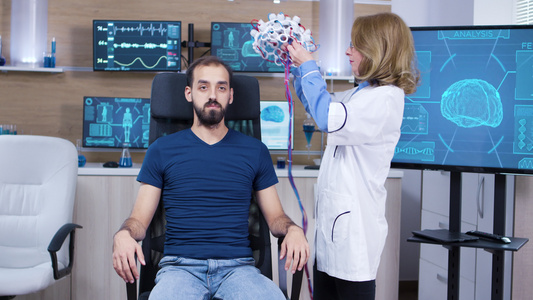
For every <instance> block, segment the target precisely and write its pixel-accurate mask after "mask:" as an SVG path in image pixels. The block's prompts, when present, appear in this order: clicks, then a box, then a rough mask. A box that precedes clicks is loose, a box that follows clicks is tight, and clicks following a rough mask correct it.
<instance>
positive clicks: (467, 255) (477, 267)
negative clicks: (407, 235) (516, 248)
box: [419, 171, 514, 300]
mask: <svg viewBox="0 0 533 300" xmlns="http://www.w3.org/2000/svg"><path fill="white" fill-rule="evenodd" d="M494 177H495V176H494V175H492V174H477V173H463V174H462V178H461V180H462V181H461V184H462V189H461V198H462V201H461V231H462V232H466V231H469V230H480V231H485V232H492V231H493V216H494ZM507 177H508V178H507V181H508V182H507V189H508V190H510V192H509V191H508V194H509V193H511V194H512V190H513V187H514V184H513V183H514V181H513V178H512V176H507ZM508 199H509V200H508V202H512V199H513V198H512V195H510V196H509V195H508ZM449 211H450V173H449V172H441V171H424V172H423V174H422V213H421V229H449V226H450V223H449V217H450V213H449ZM506 218H507V219H510V218H512V210H507V216H506ZM448 253H449V251H448V249H447V248H445V247H443V246H441V245H432V244H421V245H420V267H419V278H420V279H419V300H437V299H447V277H448ZM460 253H461V257H460V261H461V264H460V267H459V269H460V280H459V281H460V282H459V298H460V300H472V299H476V300H486V299H490V298H491V280H492V277H491V275H492V254H491V253H489V252H487V251H485V250H483V249H476V248H467V247H461V248H460ZM509 255H510V254H506V270H507V269H508V270H509V272H506V273H507V274H506V277H505V278H506V282H510V268H511V262H510V259H511V256H509ZM443 286H444V290H443V292H442V293H440V292H439V293H437V292H436V291H440V290H441V289H443ZM504 295H505V299H510V293H505V292H504Z"/></svg>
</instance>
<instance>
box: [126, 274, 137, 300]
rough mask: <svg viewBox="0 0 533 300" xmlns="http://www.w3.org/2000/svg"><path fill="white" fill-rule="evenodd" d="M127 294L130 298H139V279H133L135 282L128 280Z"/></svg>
mask: <svg viewBox="0 0 533 300" xmlns="http://www.w3.org/2000/svg"><path fill="white" fill-rule="evenodd" d="M126 296H127V297H128V300H137V280H135V279H134V280H133V283H129V282H126Z"/></svg>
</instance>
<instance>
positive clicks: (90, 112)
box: [83, 97, 150, 149]
mask: <svg viewBox="0 0 533 300" xmlns="http://www.w3.org/2000/svg"><path fill="white" fill-rule="evenodd" d="M149 129H150V99H148V98H117V97H84V99H83V147H86V148H122V146H123V144H124V143H127V144H128V145H129V147H130V148H132V149H146V148H148V139H149Z"/></svg>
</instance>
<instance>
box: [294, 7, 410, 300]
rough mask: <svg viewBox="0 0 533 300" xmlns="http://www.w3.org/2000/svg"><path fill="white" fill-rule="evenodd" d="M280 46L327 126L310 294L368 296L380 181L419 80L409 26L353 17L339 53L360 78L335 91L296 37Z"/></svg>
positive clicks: (376, 251) (308, 104) (381, 217)
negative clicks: (349, 86) (348, 40)
mask: <svg viewBox="0 0 533 300" xmlns="http://www.w3.org/2000/svg"><path fill="white" fill-rule="evenodd" d="M284 48H285V49H286V51H288V52H289V54H290V57H291V59H292V62H293V64H294V66H295V68H293V70H292V72H293V75H294V87H295V90H296V93H297V94H298V97H299V98H300V100H301V102H302V103H303V105H304V107H305V109H306V111H307V112H308V113H310V114H311V115H312V116H313V118H314V120H315V122H316V123H317V125H318V127H319V128H320V129H321V130H322V131H325V132H328V138H327V147H326V150H325V153H324V157H323V159H322V164H321V166H320V172H319V176H318V197H317V202H316V215H317V219H316V232H315V234H316V240H315V247H316V248H315V253H316V261H315V266H314V299H315V300H321V299H328V300H331V299H365V300H366V299H374V298H375V279H376V273H377V269H378V266H379V261H380V256H381V252H382V250H383V247H384V244H385V238H386V236H387V221H386V220H385V200H386V193H387V191H386V190H385V186H384V184H385V180H386V179H387V175H388V173H389V169H390V162H391V159H392V157H393V155H394V148H395V146H396V143H397V142H398V139H399V138H400V126H401V123H402V118H403V108H404V97H405V95H406V94H411V93H414V92H415V91H416V86H417V85H418V81H419V74H418V73H419V72H418V70H417V69H416V61H415V49H414V45H413V38H412V35H411V31H410V29H409V27H407V25H406V24H405V23H404V21H403V20H402V19H401V18H400V17H399V16H397V15H395V14H392V13H381V14H377V15H371V16H364V17H359V18H357V19H356V20H355V21H354V23H353V26H352V32H351V44H350V46H349V47H348V48H347V49H346V56H347V57H348V59H349V61H350V64H351V66H352V71H353V74H354V76H355V80H356V82H357V83H358V84H359V85H358V87H357V88H353V89H350V90H347V91H344V92H339V93H334V94H330V93H328V92H327V87H326V83H325V81H324V79H323V78H322V76H321V75H320V72H319V70H318V67H317V64H316V62H315V61H314V60H313V57H312V55H311V54H310V53H309V52H308V51H306V50H305V49H304V48H303V47H302V46H301V45H299V44H298V43H292V44H291V45H284Z"/></svg>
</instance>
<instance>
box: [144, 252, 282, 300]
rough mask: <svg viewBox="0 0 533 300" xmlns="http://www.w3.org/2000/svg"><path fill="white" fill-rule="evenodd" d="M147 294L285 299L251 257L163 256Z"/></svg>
mask: <svg viewBox="0 0 533 300" xmlns="http://www.w3.org/2000/svg"><path fill="white" fill-rule="evenodd" d="M159 265H160V267H161V270H159V272H158V273H157V276H156V280H155V282H156V285H155V287H154V289H153V290H152V292H151V293H150V300H154V299H163V300H167V299H186V300H190V299H195V300H196V299H198V300H204V299H205V300H207V299H227V300H229V299H231V300H238V299H243V300H250V299H253V300H262V299H264V300H273V299H280V300H281V299H285V296H284V295H283V293H282V292H281V290H280V289H279V287H278V286H276V284H274V282H273V281H272V280H270V279H269V278H267V277H265V276H263V275H262V274H261V272H260V271H259V269H257V268H256V267H255V266H254V259H253V258H251V257H250V258H237V259H208V260H202V259H190V258H183V257H177V256H165V257H163V259H161V262H160V263H159Z"/></svg>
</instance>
